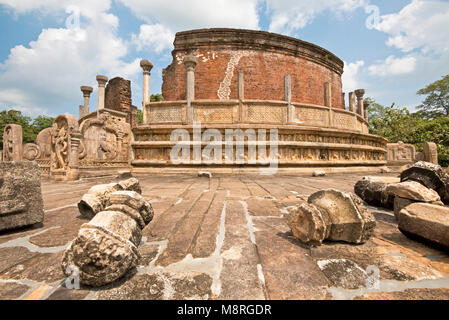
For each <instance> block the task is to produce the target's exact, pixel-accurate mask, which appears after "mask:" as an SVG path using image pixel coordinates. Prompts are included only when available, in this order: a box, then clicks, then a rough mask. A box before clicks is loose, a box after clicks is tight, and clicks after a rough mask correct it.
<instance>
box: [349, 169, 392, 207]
mask: <svg viewBox="0 0 449 320" xmlns="http://www.w3.org/2000/svg"><path fill="white" fill-rule="evenodd" d="M399 182H400V180H399V179H398V178H389V177H363V179H362V180H360V181H358V182H357V183H356V184H355V186H354V192H355V194H356V195H358V196H359V197H360V198H362V199H363V200H364V201H365V202H366V203H368V204H370V205H373V206H378V207H384V208H393V203H394V197H395V196H394V195H393V194H391V193H389V192H387V187H388V185H390V184H392V183H399Z"/></svg>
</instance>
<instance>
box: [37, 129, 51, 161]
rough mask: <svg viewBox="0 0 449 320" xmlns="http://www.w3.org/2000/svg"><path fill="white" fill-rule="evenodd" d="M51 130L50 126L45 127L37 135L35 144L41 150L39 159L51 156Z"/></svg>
mask: <svg viewBox="0 0 449 320" xmlns="http://www.w3.org/2000/svg"><path fill="white" fill-rule="evenodd" d="M51 132H52V128H47V129H44V130H42V131H41V132H39V134H38V135H37V138H36V144H37V145H38V146H39V149H40V151H41V154H40V157H39V158H40V159H50V157H51Z"/></svg>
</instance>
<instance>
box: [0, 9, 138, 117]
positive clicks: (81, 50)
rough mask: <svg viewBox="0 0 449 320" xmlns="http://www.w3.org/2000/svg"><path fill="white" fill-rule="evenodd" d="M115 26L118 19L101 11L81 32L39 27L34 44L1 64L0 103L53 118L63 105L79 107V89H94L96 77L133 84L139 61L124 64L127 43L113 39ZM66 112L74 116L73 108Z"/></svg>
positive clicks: (18, 49) (15, 50)
mask: <svg viewBox="0 0 449 320" xmlns="http://www.w3.org/2000/svg"><path fill="white" fill-rule="evenodd" d="M117 26H118V19H117V17H115V16H113V15H112V14H106V13H101V14H99V15H98V17H97V18H96V19H95V20H93V21H92V22H91V23H90V24H86V25H85V26H83V25H81V27H82V28H79V29H66V28H58V29H56V28H50V29H43V30H42V32H41V34H40V35H39V37H38V39H37V40H36V41H32V42H30V43H29V44H28V45H27V46H24V45H18V46H16V47H14V48H12V49H11V51H10V54H9V57H8V58H7V60H6V61H5V62H4V63H3V64H0V88H2V89H1V92H0V104H2V105H6V106H9V107H14V108H21V109H22V110H27V112H28V113H30V114H31V113H36V112H39V111H41V112H43V111H44V110H45V111H48V112H49V113H51V114H53V115H57V114H60V113H63V112H65V111H66V110H61V108H62V106H66V107H67V104H71V102H73V101H79V103H81V102H82V94H81V92H80V90H79V87H80V85H91V86H93V87H94V88H95V87H96V86H97V84H96V81H95V76H96V75H97V74H99V73H101V74H105V75H107V76H109V77H110V78H112V77H114V76H122V77H125V78H130V77H131V80H133V78H132V77H135V76H136V75H137V74H138V73H139V72H140V71H141V69H140V66H139V60H138V59H135V60H134V61H132V62H126V61H125V57H126V55H127V54H128V45H129V44H128V43H127V42H125V41H124V40H122V39H121V38H119V37H118V36H117ZM92 105H93V106H94V105H96V102H95V101H94V100H93V101H92ZM70 112H71V113H75V114H76V113H77V104H75V105H73V106H70Z"/></svg>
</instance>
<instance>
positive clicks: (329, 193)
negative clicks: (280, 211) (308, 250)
mask: <svg viewBox="0 0 449 320" xmlns="http://www.w3.org/2000/svg"><path fill="white" fill-rule="evenodd" d="M288 225H289V226H290V228H291V230H292V232H293V234H294V236H295V237H296V238H298V239H299V240H301V241H302V242H304V243H306V244H312V245H321V243H322V242H323V241H324V240H331V241H344V242H349V243H357V244H360V243H364V242H366V241H367V240H368V239H369V238H370V237H371V236H372V234H373V232H374V228H375V226H376V221H375V219H374V217H373V216H372V215H371V214H370V213H369V212H368V211H367V210H366V209H365V207H364V206H363V203H362V201H361V200H360V199H359V198H358V197H357V196H356V195H354V194H351V193H343V192H340V191H338V190H334V189H329V190H323V191H319V192H316V193H314V194H312V195H311V196H310V197H309V199H308V203H302V204H301V205H300V206H299V207H298V208H297V209H295V210H292V211H291V212H290V215H289V217H288Z"/></svg>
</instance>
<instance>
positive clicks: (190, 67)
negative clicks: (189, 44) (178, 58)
mask: <svg viewBox="0 0 449 320" xmlns="http://www.w3.org/2000/svg"><path fill="white" fill-rule="evenodd" d="M182 62H183V63H184V65H185V67H186V69H187V71H194V70H195V68H196V65H197V64H198V58H197V57H195V56H185V57H184V60H183V61H182Z"/></svg>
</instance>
